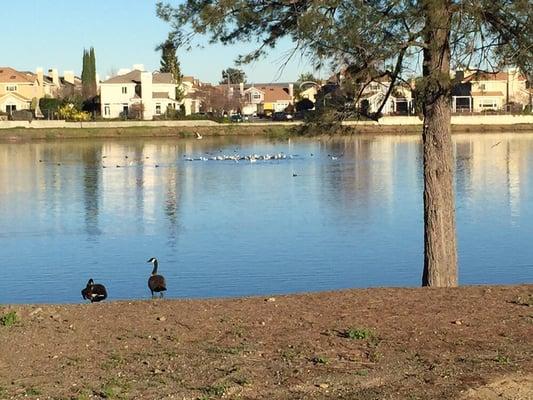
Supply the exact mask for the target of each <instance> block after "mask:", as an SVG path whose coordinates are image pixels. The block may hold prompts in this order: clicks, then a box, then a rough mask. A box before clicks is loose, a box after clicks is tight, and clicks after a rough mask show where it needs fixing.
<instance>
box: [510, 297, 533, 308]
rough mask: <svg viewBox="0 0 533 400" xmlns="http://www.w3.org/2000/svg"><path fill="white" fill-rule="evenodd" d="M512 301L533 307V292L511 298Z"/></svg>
mask: <svg viewBox="0 0 533 400" xmlns="http://www.w3.org/2000/svg"><path fill="white" fill-rule="evenodd" d="M511 303H513V304H517V305H519V306H526V307H533V294H528V295H527V296H517V297H516V299H514V300H511Z"/></svg>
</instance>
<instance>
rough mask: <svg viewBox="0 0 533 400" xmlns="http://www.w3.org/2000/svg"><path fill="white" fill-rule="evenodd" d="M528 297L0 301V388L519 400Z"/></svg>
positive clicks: (32, 392) (473, 290)
mask: <svg viewBox="0 0 533 400" xmlns="http://www.w3.org/2000/svg"><path fill="white" fill-rule="evenodd" d="M532 305H533V285H522V286H497V287H488V286H478V287H461V288H457V289H422V288H420V289H360V290H359V289H357V290H347V291H340V292H325V293H315V294H302V295H291V296H276V297H272V298H242V299H223V300H151V301H150V300H147V301H134V302H108V303H101V304H84V305H33V306H29V305H13V306H4V307H0V316H3V317H2V319H1V322H2V323H1V324H0V398H1V399H22V398H25V399H78V400H82V399H218V398H226V399H280V400H281V399H346V400H348V399H359V400H370V399H376V400H377V399H391V400H392V399H410V400H414V399H464V400H474V399H477V400H492V399H504V400H511V399H512V400H531V399H533V307H532ZM15 312H16V315H17V321H16V322H14V321H13V319H12V318H10V316H11V317H13V315H14V313H15Z"/></svg>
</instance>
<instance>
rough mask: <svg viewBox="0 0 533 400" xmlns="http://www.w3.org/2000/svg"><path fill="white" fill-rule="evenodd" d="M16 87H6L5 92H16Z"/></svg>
mask: <svg viewBox="0 0 533 400" xmlns="http://www.w3.org/2000/svg"><path fill="white" fill-rule="evenodd" d="M16 91H17V85H6V92H16Z"/></svg>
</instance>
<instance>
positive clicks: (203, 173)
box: [0, 134, 533, 303]
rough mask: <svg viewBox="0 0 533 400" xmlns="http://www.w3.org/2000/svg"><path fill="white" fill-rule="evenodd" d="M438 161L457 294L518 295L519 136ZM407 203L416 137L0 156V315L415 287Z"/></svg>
mask: <svg viewBox="0 0 533 400" xmlns="http://www.w3.org/2000/svg"><path fill="white" fill-rule="evenodd" d="M454 146H455V153H456V162H455V167H456V176H455V187H456V199H457V200H456V208H457V229H458V252H459V268H460V277H459V279H460V283H461V284H463V285H464V284H513V283H522V282H528V283H531V282H533V245H532V243H533V242H532V240H533V134H514V135H513V134H477V135H476V134H468V135H455V136H454ZM266 155H269V157H268V158H270V156H272V159H267V160H265V159H262V158H265V156H266ZM274 155H275V157H274ZM224 156H228V158H229V156H231V158H234V159H236V160H234V159H228V160H217V159H216V158H218V159H220V158H224ZM245 156H248V159H247V158H245ZM241 157H242V158H243V159H240V160H239V158H241ZM250 158H251V159H252V160H250ZM191 159H192V161H190V160H191ZM422 190H423V177H422V148H421V142H420V139H419V138H418V137H417V136H375V137H373V136H364V137H342V138H330V137H321V138H312V139H291V140H288V141H272V140H269V139H267V138H262V137H220V138H204V139H203V140H196V139H186V140H185V139H168V138H165V139H146V140H125V139H124V140H108V141H103V140H102V141H97V140H95V141H89V140H87V141H82V140H79V141H78V140H72V141H64V142H34V143H3V144H0V246H1V247H0V260H1V266H2V268H1V275H0V277H1V279H0V303H71V302H81V301H82V299H81V295H80V290H81V289H82V288H83V287H84V286H85V283H86V282H87V280H88V279H89V278H94V279H95V281H96V282H102V283H104V284H105V285H106V286H107V289H108V292H109V298H110V299H138V298H148V297H149V296H150V292H149V290H148V288H147V279H148V277H149V275H150V272H151V265H150V264H147V263H146V261H147V260H148V259H149V258H150V257H157V258H158V259H159V269H160V273H161V274H163V275H165V277H166V279H167V284H168V291H167V297H172V298H197V297H222V296H248V295H265V296H267V295H271V294H280V293H295V292H303V291H321V290H331V289H341V288H355V287H375V286H413V287H416V286H419V285H420V281H421V275H422V266H423V213H422Z"/></svg>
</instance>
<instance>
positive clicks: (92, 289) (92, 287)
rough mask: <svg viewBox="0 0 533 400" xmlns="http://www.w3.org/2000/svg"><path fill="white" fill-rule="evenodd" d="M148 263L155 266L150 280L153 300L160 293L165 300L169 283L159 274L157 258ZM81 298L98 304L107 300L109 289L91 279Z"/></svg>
mask: <svg viewBox="0 0 533 400" xmlns="http://www.w3.org/2000/svg"><path fill="white" fill-rule="evenodd" d="M147 262H148V263H151V264H152V265H153V269H152V274H151V275H150V278H148V288H149V289H150V292H151V293H152V299H153V298H154V297H155V296H156V293H159V296H160V297H161V298H163V292H165V291H166V290H167V283H166V281H165V277H164V276H163V275H159V274H158V273H157V268H158V262H157V258H155V257H152V258H150V259H149V260H148V261H147ZM81 297H82V298H83V299H84V300H89V301H90V302H91V303H97V302H99V301H102V300H105V299H106V298H107V289H106V288H105V286H104V285H102V284H101V283H94V280H93V279H92V278H91V279H89V281H88V282H87V285H86V286H85V288H84V289H82V291H81Z"/></svg>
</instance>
